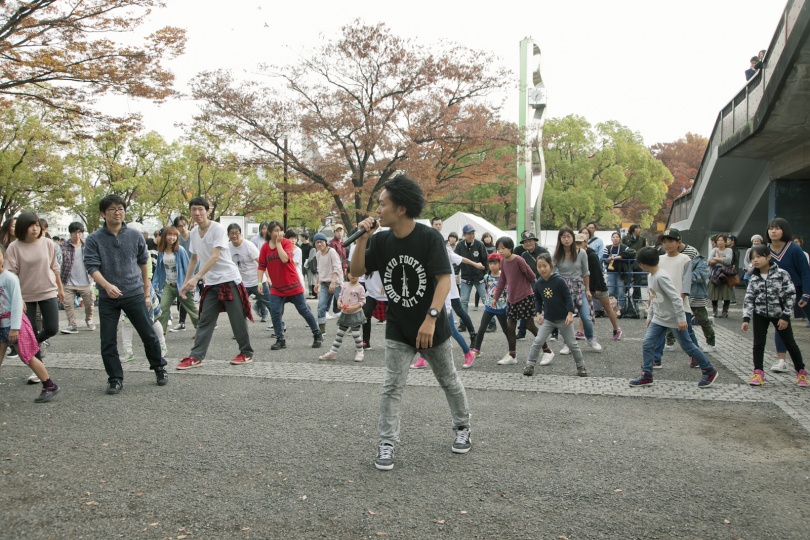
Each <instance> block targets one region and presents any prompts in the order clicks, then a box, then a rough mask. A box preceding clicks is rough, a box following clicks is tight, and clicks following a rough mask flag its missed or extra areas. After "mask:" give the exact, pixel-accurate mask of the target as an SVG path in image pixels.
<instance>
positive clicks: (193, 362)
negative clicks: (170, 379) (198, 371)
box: [177, 356, 202, 370]
mask: <svg viewBox="0 0 810 540" xmlns="http://www.w3.org/2000/svg"><path fill="white" fill-rule="evenodd" d="M200 365H202V361H200V360H197V359H196V358H194V357H193V356H186V357H185V358H183V359H182V360H180V363H179V364H177V369H180V370H183V369H191V368H193V367H197V366H200Z"/></svg>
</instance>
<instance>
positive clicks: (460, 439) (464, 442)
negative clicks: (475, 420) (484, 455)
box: [451, 426, 472, 454]
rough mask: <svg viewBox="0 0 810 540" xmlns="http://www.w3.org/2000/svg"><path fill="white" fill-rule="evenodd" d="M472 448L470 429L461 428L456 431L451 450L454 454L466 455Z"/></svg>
mask: <svg viewBox="0 0 810 540" xmlns="http://www.w3.org/2000/svg"><path fill="white" fill-rule="evenodd" d="M470 448H472V433H471V432H470V428H468V427H466V426H463V427H460V428H458V429H457V430H456V440H455V441H453V447H452V448H451V450H452V451H453V452H454V453H456V454H466V453H467V452H469V451H470Z"/></svg>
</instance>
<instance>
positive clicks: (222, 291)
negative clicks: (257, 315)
mask: <svg viewBox="0 0 810 540" xmlns="http://www.w3.org/2000/svg"><path fill="white" fill-rule="evenodd" d="M231 283H233V281H228V282H225V283H220V284H218V285H206V286H205V288H203V292H202V294H201V295H200V308H199V310H198V311H199V312H200V313H202V308H203V302H204V301H205V297H206V296H208V294H210V292H211V290H212V289H216V291H217V300H219V301H220V302H223V303H222V304H221V305H220V306H219V312H220V313H222V312H223V311H225V304H224V302H233V292H231ZM236 290H237V291H239V299H240V300H241V302H242V311H243V312H244V314H245V318H246V319H248V320H250V322H253V312H252V311H251V309H250V298H248V293H247V289H245V284H244V283H241V282H240V283H239V284H238V285H236Z"/></svg>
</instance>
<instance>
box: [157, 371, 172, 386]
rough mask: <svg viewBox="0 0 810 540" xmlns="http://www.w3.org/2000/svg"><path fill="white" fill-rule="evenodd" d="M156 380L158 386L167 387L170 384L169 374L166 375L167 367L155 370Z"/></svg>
mask: <svg viewBox="0 0 810 540" xmlns="http://www.w3.org/2000/svg"><path fill="white" fill-rule="evenodd" d="M155 379H156V380H157V385H158V386H166V385H167V384H168V383H169V374H168V373H166V368H165V367H159V368H157V369H156V370H155Z"/></svg>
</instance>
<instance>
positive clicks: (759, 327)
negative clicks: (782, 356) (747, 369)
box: [751, 313, 804, 371]
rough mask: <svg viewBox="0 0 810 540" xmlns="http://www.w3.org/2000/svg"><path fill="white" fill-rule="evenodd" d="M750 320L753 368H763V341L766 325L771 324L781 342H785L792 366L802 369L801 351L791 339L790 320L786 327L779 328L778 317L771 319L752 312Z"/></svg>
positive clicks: (765, 335)
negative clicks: (752, 334)
mask: <svg viewBox="0 0 810 540" xmlns="http://www.w3.org/2000/svg"><path fill="white" fill-rule="evenodd" d="M751 321H752V323H753V326H754V369H763V368H762V366H763V365H764V357H765V341H766V340H767V338H768V326H770V325H771V324H773V326H774V328H776V333H777V334H779V337H780V338H782V342H783V343H784V344H785V348H786V349H787V352H788V354H790V359H791V360H792V361H793V367H795V368H796V371H799V370H800V369H804V361H803V360H802V352H801V351H800V350H799V346H798V345H796V340H795V339H793V327H792V326H791V325H790V322H788V326H787V328H785V329H784V330H779V328H778V327H777V324H778V323H779V319H771V318H769V317H765V316H763V315H758V314H756V313H754V316H753V317H752V318H751Z"/></svg>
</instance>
